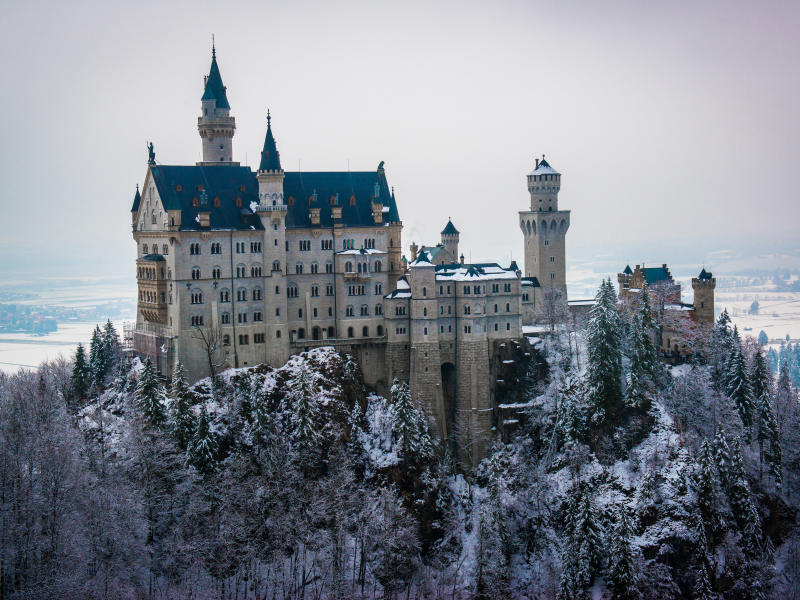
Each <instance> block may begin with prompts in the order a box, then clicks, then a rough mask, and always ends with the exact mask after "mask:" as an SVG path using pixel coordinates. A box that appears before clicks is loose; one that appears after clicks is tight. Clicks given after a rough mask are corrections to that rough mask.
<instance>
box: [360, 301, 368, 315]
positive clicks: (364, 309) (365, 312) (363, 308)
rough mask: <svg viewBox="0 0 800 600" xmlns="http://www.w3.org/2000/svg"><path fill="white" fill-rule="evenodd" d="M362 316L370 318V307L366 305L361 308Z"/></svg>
mask: <svg viewBox="0 0 800 600" xmlns="http://www.w3.org/2000/svg"><path fill="white" fill-rule="evenodd" d="M361 316H362V317H368V316H369V306H367V305H366V304H365V305H363V306H362V307H361Z"/></svg>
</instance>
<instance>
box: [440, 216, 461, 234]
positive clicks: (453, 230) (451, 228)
mask: <svg viewBox="0 0 800 600" xmlns="http://www.w3.org/2000/svg"><path fill="white" fill-rule="evenodd" d="M458 233H459V231H458V229H456V228H455V226H454V225H453V222H452V221H451V220H450V219H447V225H446V226H445V228H444V229H443V230H442V234H444V235H458Z"/></svg>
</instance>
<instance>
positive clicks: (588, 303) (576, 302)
mask: <svg viewBox="0 0 800 600" xmlns="http://www.w3.org/2000/svg"><path fill="white" fill-rule="evenodd" d="M567 304H568V305H569V306H594V305H595V304H597V300H568V301H567Z"/></svg>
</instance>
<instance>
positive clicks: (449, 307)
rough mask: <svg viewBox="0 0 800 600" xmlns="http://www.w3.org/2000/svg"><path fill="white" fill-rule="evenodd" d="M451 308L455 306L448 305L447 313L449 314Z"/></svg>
mask: <svg viewBox="0 0 800 600" xmlns="http://www.w3.org/2000/svg"><path fill="white" fill-rule="evenodd" d="M451 308H453V307H452V306H448V307H447V314H448V315H449V314H450V309H451Z"/></svg>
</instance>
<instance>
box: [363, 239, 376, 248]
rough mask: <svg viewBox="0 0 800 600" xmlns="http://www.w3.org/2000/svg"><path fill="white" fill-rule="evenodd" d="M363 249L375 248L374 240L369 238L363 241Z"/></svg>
mask: <svg viewBox="0 0 800 600" xmlns="http://www.w3.org/2000/svg"><path fill="white" fill-rule="evenodd" d="M364 248H370V249H374V248H375V238H369V239H365V240H364Z"/></svg>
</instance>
